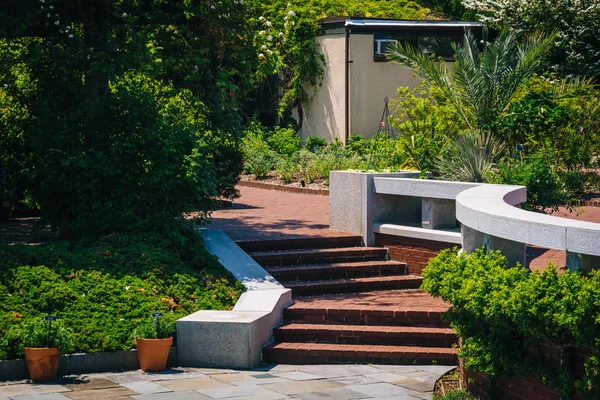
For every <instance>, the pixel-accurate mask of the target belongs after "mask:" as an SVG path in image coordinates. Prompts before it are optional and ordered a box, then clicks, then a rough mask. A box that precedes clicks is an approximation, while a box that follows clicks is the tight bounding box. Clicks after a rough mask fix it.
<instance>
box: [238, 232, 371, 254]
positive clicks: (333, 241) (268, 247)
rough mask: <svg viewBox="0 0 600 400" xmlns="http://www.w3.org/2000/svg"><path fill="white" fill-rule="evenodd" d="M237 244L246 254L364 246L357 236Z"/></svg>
mask: <svg viewBox="0 0 600 400" xmlns="http://www.w3.org/2000/svg"><path fill="white" fill-rule="evenodd" d="M236 244H237V245H238V246H240V247H241V248H242V250H244V251H246V252H251V251H275V250H298V249H332V248H337V247H360V246H362V237H361V236H356V235H344V236H331V237H314V238H299V239H276V240H243V241H237V242H236Z"/></svg>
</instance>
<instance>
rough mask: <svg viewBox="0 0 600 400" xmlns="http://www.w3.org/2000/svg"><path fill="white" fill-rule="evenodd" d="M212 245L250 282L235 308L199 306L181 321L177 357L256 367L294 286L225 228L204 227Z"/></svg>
mask: <svg viewBox="0 0 600 400" xmlns="http://www.w3.org/2000/svg"><path fill="white" fill-rule="evenodd" d="M201 234H202V237H203V239H204V246H205V247H206V249H207V250H208V251H209V252H210V253H212V254H214V255H216V256H217V257H218V258H219V261H220V262H221V264H222V265H223V266H224V267H225V268H227V269H228V270H229V271H231V273H232V274H233V275H234V276H235V277H236V279H238V280H239V281H240V282H242V284H243V285H244V286H245V287H246V289H247V291H246V292H245V293H244V294H243V295H242V296H241V297H240V299H239V300H238V302H237V304H236V305H235V307H234V308H233V310H232V311H208V310H207V311H198V312H195V313H193V314H191V315H188V316H187V317H184V318H181V319H179V320H178V321H177V355H178V357H177V361H178V363H179V365H180V366H185V367H211V368H242V369H250V368H254V367H256V366H257V365H258V364H260V362H261V361H262V348H263V347H264V346H265V345H267V344H268V343H270V342H271V341H272V337H273V328H274V327H276V326H278V325H280V324H281V322H282V314H283V309H284V308H285V307H287V306H288V305H290V304H291V303H292V291H291V290H290V289H286V288H284V287H283V286H282V285H281V284H280V283H279V282H277V280H275V278H273V277H272V276H271V275H270V274H269V273H268V272H267V271H265V270H264V269H263V268H262V267H261V266H260V265H258V264H257V263H256V261H254V260H253V259H252V258H251V257H250V256H249V255H248V254H246V253H245V252H244V251H243V250H242V249H241V248H240V247H239V246H238V245H237V244H235V243H234V242H233V241H232V240H231V239H230V238H229V237H228V236H227V235H226V234H225V233H223V231H220V230H216V229H202V230H201Z"/></svg>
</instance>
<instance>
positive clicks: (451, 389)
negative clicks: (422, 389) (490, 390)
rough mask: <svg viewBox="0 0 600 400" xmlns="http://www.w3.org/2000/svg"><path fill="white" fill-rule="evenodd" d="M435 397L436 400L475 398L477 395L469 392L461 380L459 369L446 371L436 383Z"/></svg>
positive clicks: (472, 399) (467, 399)
mask: <svg viewBox="0 0 600 400" xmlns="http://www.w3.org/2000/svg"><path fill="white" fill-rule="evenodd" d="M433 393H434V395H433V398H434V399H435V400H475V399H476V397H475V396H473V395H471V394H470V393H469V392H467V391H466V390H465V389H464V388H463V386H462V383H461V381H460V375H459V372H458V369H453V370H452V371H448V372H446V373H445V374H444V375H442V377H441V378H440V379H438V381H437V382H436V384H435V389H434V392H433Z"/></svg>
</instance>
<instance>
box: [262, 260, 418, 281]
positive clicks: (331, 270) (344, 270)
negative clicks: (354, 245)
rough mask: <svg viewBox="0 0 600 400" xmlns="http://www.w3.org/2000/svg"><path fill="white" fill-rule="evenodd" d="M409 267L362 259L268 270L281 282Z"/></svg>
mask: <svg viewBox="0 0 600 400" xmlns="http://www.w3.org/2000/svg"><path fill="white" fill-rule="evenodd" d="M407 269H408V268H407V266H406V263H400V262H397V261H366V262H365V261H361V262H351V263H334V264H317V265H295V266H283V267H267V271H269V273H270V274H271V275H272V276H273V277H275V278H276V279H277V280H278V281H279V282H292V281H299V280H302V281H313V280H324V279H348V278H364V277H368V276H390V275H406V274H407Z"/></svg>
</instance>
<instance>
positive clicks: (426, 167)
mask: <svg viewBox="0 0 600 400" xmlns="http://www.w3.org/2000/svg"><path fill="white" fill-rule="evenodd" d="M398 95H399V97H398V98H397V99H391V101H390V106H391V107H392V110H393V116H392V118H391V119H390V123H391V124H392V126H393V127H394V128H395V129H396V130H397V131H398V140H397V142H396V152H397V153H398V157H399V159H400V160H402V167H408V168H416V169H419V170H421V171H432V172H437V165H436V160H437V159H438V158H439V157H442V156H444V155H446V153H447V151H448V148H449V146H450V142H451V140H452V138H454V137H455V136H456V135H457V134H458V133H459V132H463V131H465V130H466V126H465V124H464V123H463V122H462V121H461V120H460V118H458V115H457V113H456V112H455V111H454V109H453V108H452V106H450V105H448V104H445V103H444V102H443V101H442V100H441V99H440V95H439V93H438V92H437V91H436V88H433V87H428V86H427V83H426V82H423V83H421V84H420V85H418V86H417V87H415V88H414V89H413V90H410V88H407V87H401V88H399V89H398Z"/></svg>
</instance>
